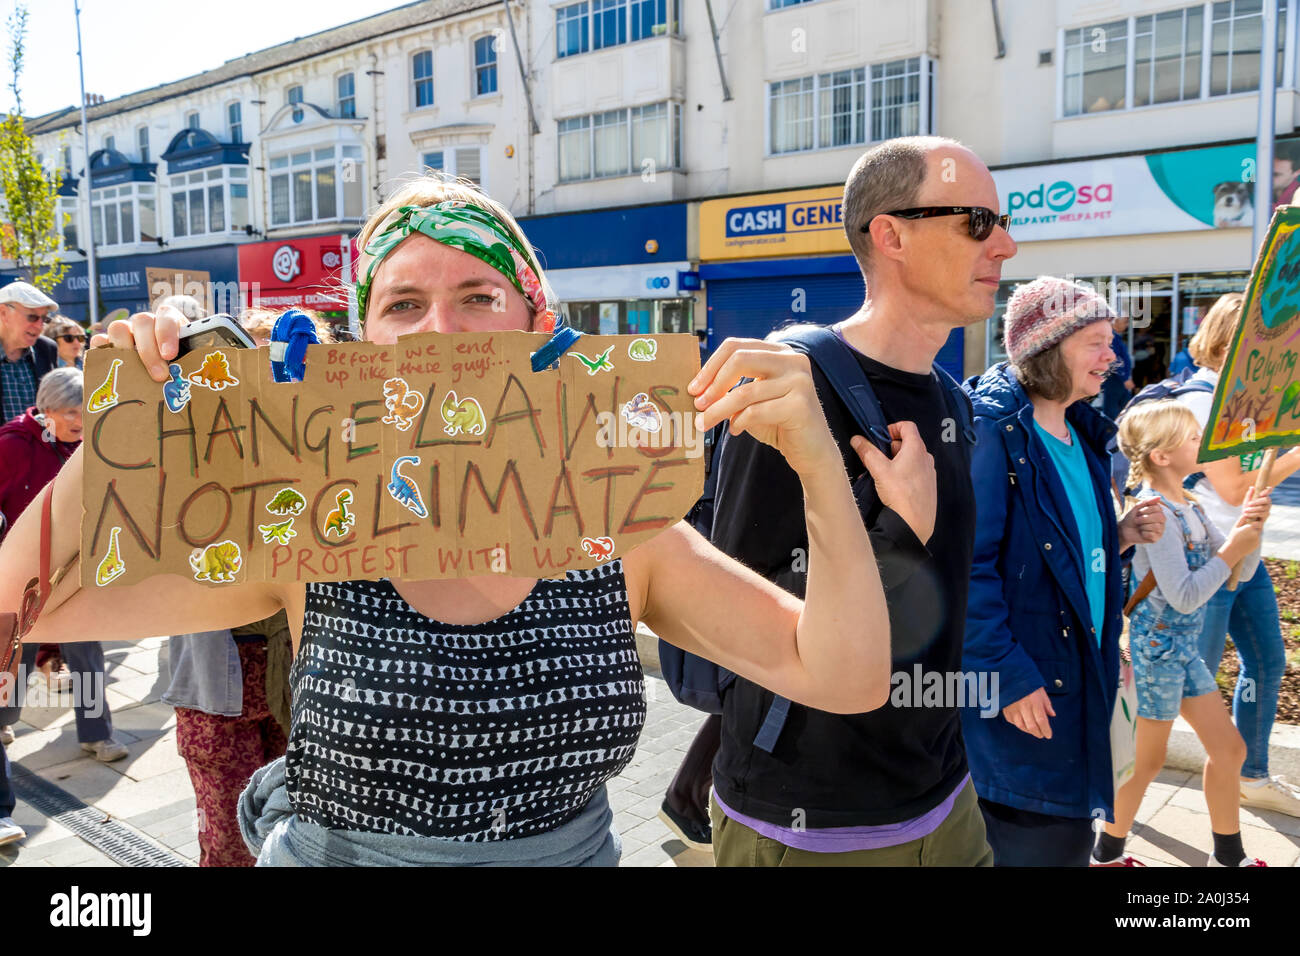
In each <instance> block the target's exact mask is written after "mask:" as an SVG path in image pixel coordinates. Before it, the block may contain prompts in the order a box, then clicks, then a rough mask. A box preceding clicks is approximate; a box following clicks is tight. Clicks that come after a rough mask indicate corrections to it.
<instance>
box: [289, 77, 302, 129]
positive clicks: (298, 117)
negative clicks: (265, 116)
mask: <svg viewBox="0 0 1300 956" xmlns="http://www.w3.org/2000/svg"><path fill="white" fill-rule="evenodd" d="M294 94H297V98H296V99H295V98H294ZM303 95H304V94H303V90H302V84H301V83H291V84H290V85H289V86H286V87H285V88H284V102H285V103H286V104H287V105H289V106H292V107H293V121H294V122H295V123H301V122H302V118H303V112H302V101H303Z"/></svg>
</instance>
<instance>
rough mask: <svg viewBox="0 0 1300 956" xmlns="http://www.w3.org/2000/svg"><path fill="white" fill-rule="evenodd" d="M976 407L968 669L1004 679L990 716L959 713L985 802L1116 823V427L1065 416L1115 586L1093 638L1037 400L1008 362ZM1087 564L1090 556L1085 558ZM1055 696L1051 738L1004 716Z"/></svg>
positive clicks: (1081, 410)
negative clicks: (1084, 466) (1040, 696)
mask: <svg viewBox="0 0 1300 956" xmlns="http://www.w3.org/2000/svg"><path fill="white" fill-rule="evenodd" d="M964 387H965V389H966V391H967V392H968V393H969V394H970V396H971V400H972V402H973V404H974V406H975V433H976V436H977V441H976V445H975V450H974V454H973V457H972V461H971V477H972V480H973V482H974V486H975V492H976V499H977V505H976V513H975V518H976V528H975V554H974V562H973V565H972V568H971V583H970V598H969V602H968V604H967V614H966V641H965V647H964V653H963V659H962V666H963V669H964V670H965V671H966V672H967V673H970V672H972V671H975V672H993V673H996V674H997V676H998V708H999V712H998V713H997V714H996V716H992V717H981V716H980V713H979V711H978V710H977V709H975V708H970V707H967V708H963V710H962V732H963V734H964V736H965V739H966V752H967V756H968V758H969V761H970V769H971V776H972V778H973V779H974V782H975V789H976V791H977V792H978V793H979V795H980V796H981V797H983V798H984V799H986V800H991V801H993V802H995V803H1001V804H1006V805H1008V806H1012V807H1017V808H1019V809H1022V810H1029V811H1033V812H1036V813H1044V814H1053V815H1056V816H1065V817H1090V816H1096V815H1097V811H1098V810H1101V811H1102V812H1103V813H1104V815H1105V818H1106V819H1107V820H1111V819H1112V808H1113V805H1114V794H1113V792H1112V791H1113V786H1112V780H1113V777H1112V773H1111V754H1110V718H1111V711H1112V709H1113V708H1114V705H1115V696H1116V690H1117V687H1118V683H1119V636H1120V631H1121V629H1122V615H1123V603H1124V602H1123V586H1122V584H1121V579H1120V554H1119V531H1118V527H1117V525H1116V521H1115V512H1114V508H1113V505H1112V504H1111V500H1112V499H1111V496H1110V492H1109V487H1110V484H1109V470H1108V467H1107V464H1106V463H1107V461H1108V459H1109V456H1108V454H1107V452H1106V445H1107V442H1108V441H1109V440H1110V438H1111V436H1112V435H1114V433H1115V425H1114V423H1112V422H1111V421H1110V419H1108V418H1106V417H1105V416H1103V415H1102V414H1101V413H1100V412H1098V411H1096V410H1095V409H1093V408H1091V407H1090V406H1089V405H1087V404H1086V403H1084V402H1076V403H1075V404H1073V405H1071V406H1070V408H1069V409H1068V410H1067V411H1066V416H1065V417H1066V420H1067V421H1069V423H1070V424H1071V425H1072V426H1073V427H1074V430H1075V433H1076V434H1077V435H1078V436H1079V440H1080V443H1081V444H1082V445H1083V449H1084V456H1085V457H1086V458H1087V460H1088V466H1089V469H1090V471H1091V472H1092V479H1093V486H1094V488H1095V490H1096V494H1097V508H1098V512H1099V513H1100V514H1101V515H1102V535H1103V546H1104V550H1105V559H1106V569H1107V585H1106V610H1105V615H1104V617H1103V620H1104V621H1105V627H1104V633H1103V634H1102V635H1101V640H1100V642H1098V641H1097V640H1096V637H1095V635H1094V634H1093V624H1092V621H1093V617H1092V614H1091V611H1090V608H1089V604H1088V597H1087V594H1086V592H1085V590H1084V575H1085V568H1086V565H1085V563H1084V561H1085V556H1084V555H1083V554H1082V553H1081V549H1080V544H1079V535H1078V530H1077V527H1076V524H1075V520H1074V516H1073V513H1072V512H1071V510H1070V503H1069V499H1068V498H1067V497H1066V492H1065V487H1064V485H1063V484H1062V483H1061V480H1060V478H1059V477H1058V476H1057V472H1056V467H1055V465H1053V463H1052V460H1051V458H1050V454H1049V452H1048V450H1047V449H1046V447H1044V445H1043V443H1042V441H1041V439H1040V438H1039V436H1038V434H1037V432H1036V429H1035V428H1034V417H1033V412H1034V408H1033V405H1031V404H1030V401H1029V396H1028V395H1027V394H1026V393H1025V390H1024V388H1023V387H1021V385H1020V383H1019V382H1018V381H1017V380H1016V379H1015V377H1014V376H1013V375H1012V374H1011V372H1010V371H1009V370H1008V369H1007V366H1006V363H1001V364H998V365H995V366H993V367H992V368H990V369H989V370H988V371H987V372H985V373H984V374H983V375H982V376H975V377H972V378H971V379H969V380H968V381H967V382H966V383H965V385H964ZM1088 560H1093V558H1092V557H1091V556H1089V557H1088ZM1039 687H1042V688H1045V689H1046V690H1047V694H1048V697H1049V698H1050V700H1051V703H1052V708H1053V709H1054V710H1055V711H1056V716H1055V717H1049V721H1050V723H1051V728H1052V737H1051V739H1050V740H1045V739H1039V738H1037V737H1033V736H1030V735H1029V734H1027V733H1025V732H1024V731H1022V730H1019V729H1017V728H1016V727H1014V726H1013V725H1012V724H1011V723H1009V722H1008V721H1007V720H1006V718H1005V717H1004V716H1002V714H1001V708H1003V707H1006V706H1007V705H1008V704H1012V703H1014V702H1016V701H1018V700H1020V699H1021V698H1023V697H1025V696H1027V695H1028V694H1031V693H1033V692H1034V691H1035V690H1037V689H1038V688H1039Z"/></svg>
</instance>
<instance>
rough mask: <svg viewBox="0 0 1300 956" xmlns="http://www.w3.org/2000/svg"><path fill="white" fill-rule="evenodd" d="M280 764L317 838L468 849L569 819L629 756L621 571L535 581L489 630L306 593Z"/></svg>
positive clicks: (376, 598)
mask: <svg viewBox="0 0 1300 956" xmlns="http://www.w3.org/2000/svg"><path fill="white" fill-rule="evenodd" d="M292 682H293V724H292V729H291V731H290V735H289V746H288V751H287V754H286V759H285V775H286V783H287V790H288V795H289V802H290V804H291V806H292V807H293V810H294V812H295V813H297V815H298V816H299V817H301V818H302V819H304V820H307V821H309V822H311V823H315V824H318V825H320V826H323V827H328V828H334V829H345V830H364V831H370V832H378V833H401V834H410V835H419V836H433V837H442V838H445V839H455V840H466V841H474V842H478V841H487V840H500V839H511V838H515V837H522V836H529V835H532V834H536V833H543V832H545V831H547V830H552V829H555V828H556V827H558V826H560V825H562V824H564V823H566V822H567V821H569V820H570V819H572V818H573V817H575V816H577V815H578V813H579V812H580V811H581V810H582V808H583V807H584V806H586V804H587V801H588V800H589V799H590V798H591V796H592V794H593V793H595V791H596V790H597V788H599V787H600V786H601V785H602V784H603V783H604V782H605V781H606V780H608V779H609V778H610V777H613V776H614V775H616V774H617V773H618V772H619V771H620V770H622V769H623V767H625V766H626V765H627V763H628V761H630V760H631V759H632V754H633V752H634V751H635V750H636V742H637V737H638V736H639V735H640V733H641V727H642V725H643V724H644V723H645V683H644V680H643V678H642V673H641V664H640V661H639V660H638V658H637V652H636V640H635V635H634V633H633V630H632V622H631V618H630V612H629V609H628V603H627V585H626V583H625V581H624V579H623V566H622V562H621V561H615V562H612V563H611V564H607V565H602V566H600V567H597V568H595V569H593V570H590V571H570V572H569V573H568V575H567V577H565V578H562V579H557V580H540V581H538V582H537V586H536V587H534V588H533V590H532V592H531V593H529V595H528V597H526V598H525V599H524V601H523V603H522V604H520V605H519V606H518V607H517V608H515V609H514V610H512V611H509V612H507V613H506V614H504V615H502V616H501V617H499V618H497V619H496V620H493V621H489V622H487V623H486V624H474V625H455V624H443V623H441V622H438V621H434V620H431V619H429V618H427V617H425V616H424V615H423V614H421V613H420V612H419V611H417V610H415V609H414V608H413V607H411V605H409V604H407V603H406V601H405V600H404V599H403V598H402V596H401V595H400V594H398V593H397V591H396V590H395V589H394V588H393V586H392V584H391V583H389V582H388V581H386V580H383V581H347V582H343V583H340V584H308V585H307V604H306V613H305V616H304V621H303V631H302V644H301V646H300V648H299V650H298V655H297V658H296V659H295V661H294V666H293V672H292Z"/></svg>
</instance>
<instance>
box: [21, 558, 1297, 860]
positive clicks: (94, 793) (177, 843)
mask: <svg viewBox="0 0 1300 956" xmlns="http://www.w3.org/2000/svg"><path fill="white" fill-rule="evenodd" d="M1298 553H1300V552H1298ZM642 646H643V648H644V649H647V650H648V649H649V648H650V647H652V646H653V642H652V641H650V640H643V641H642ZM140 647H141V645H140V644H109V645H106V646H105V651H106V656H107V657H108V658H109V660H110V661H112V662H114V663H113V664H110V667H109V673H108V688H109V691H110V693H111V692H113V691H115V690H116V691H118V692H119V693H121V694H122V695H123V699H124V700H125V701H126V703H125V704H124V706H121V707H118V708H115V709H114V711H113V724H114V728H115V731H114V732H115V733H116V734H117V736H118V737H119V739H121V740H122V741H123V743H126V744H127V748H128V750H129V754H128V756H127V757H126V758H125V759H123V760H120V761H118V762H116V763H111V764H101V763H99V762H97V761H95V760H94V759H92V758H90V757H88V756H86V755H84V754H83V753H82V751H81V750H80V748H79V747H78V745H77V742H76V733H75V729H74V727H73V725H72V718H71V711H69V710H63V709H58V708H33V709H30V710H26V711H24V713H23V720H22V721H21V722H20V723H19V724H17V725H16V726H15V728H14V729H15V733H16V734H17V739H16V740H15V741H14V743H13V745H12V746H11V747H9V748H8V750H9V754H10V758H11V760H13V761H14V765H15V775H16V776H17V775H21V774H35V775H37V776H39V777H40V778H42V779H44V780H48V781H50V782H52V783H55V784H57V785H58V786H59V787H62V788H63V789H64V790H66V791H68V792H70V793H72V794H74V795H75V796H77V797H79V798H80V799H81V800H83V801H84V802H85V803H86V804H87V805H88V806H90V807H93V808H95V809H96V810H98V811H100V812H102V813H103V814H104V816H105V818H112V819H114V820H116V821H118V822H119V823H121V824H124V825H126V826H127V827H129V828H131V829H133V830H134V831H136V832H137V833H138V834H139V835H140V837H141V839H142V840H144V841H146V842H147V843H148V844H150V845H153V846H157V847H161V848H163V849H164V850H165V851H166V852H167V853H168V854H171V855H174V856H177V857H180V858H182V859H183V860H184V861H185V862H186V863H188V864H190V865H197V861H198V853H199V851H198V842H197V841H198V832H197V814H196V810H195V803H194V792H193V789H192V787H191V785H190V781H189V775H188V773H187V771H186V770H185V764H184V761H182V760H181V758H180V756H179V755H178V754H177V753H176V736H175V725H176V720H175V714H174V712H173V710H172V708H171V707H169V706H167V705H166V704H162V703H159V702H157V701H156V696H157V695H156V693H155V692H154V689H155V688H157V687H159V686H160V685H161V686H162V687H165V686H166V677H167V671H166V667H167V663H166V642H165V641H164V640H162V639H157V638H155V639H152V640H151V641H150V642H148V646H147V647H146V648H145V650H146V651H147V653H143V652H141V650H140ZM128 657H129V658H130V663H129V664H126V663H125V661H126V660H127V658H128ZM643 659H644V660H647V661H648V669H647V676H646V698H647V700H646V705H647V717H646V725H645V730H644V731H643V734H642V738H641V744H640V746H639V747H638V748H637V752H636V755H635V756H634V758H633V760H632V762H631V763H630V764H629V765H628V767H627V768H626V769H625V771H624V772H623V773H622V774H620V775H619V776H618V777H615V778H614V779H613V780H611V781H610V783H609V794H610V804H611V806H612V807H613V810H614V822H615V826H616V827H617V828H618V831H619V833H620V834H621V835H622V838H623V859H622V865H623V866H712V865H713V858H712V855H711V854H709V853H702V852H699V851H695V850H691V849H688V848H687V847H686V846H685V845H684V844H683V843H682V842H681V841H680V840H678V839H677V838H676V837H674V836H673V835H672V833H671V831H669V829H668V827H667V826H666V825H664V823H663V822H662V821H661V820H659V818H658V813H659V806H660V802H661V801H662V799H663V793H664V790H665V789H666V788H667V786H668V783H669V781H670V780H671V779H672V775H673V773H674V772H675V771H676V768H677V766H678V765H679V764H680V762H681V760H682V759H683V757H684V756H685V754H686V750H687V748H688V747H689V746H690V743H691V741H692V740H693V739H694V736H695V733H696V731H697V730H698V728H699V726H700V724H701V723H702V722H703V720H704V716H703V715H702V714H700V713H698V712H696V711H694V710H691V709H690V708H689V707H686V706H685V705H683V704H679V703H678V702H677V701H676V700H674V699H673V697H672V695H671V693H669V691H668V687H667V685H666V684H665V683H664V682H663V681H662V680H661V679H660V678H659V677H658V676H657V673H658V672H657V670H656V669H655V663H654V659H653V658H652V657H648V656H643ZM150 668H152V669H150ZM119 675H120V676H119ZM132 695H136V696H132ZM31 720H34V721H35V722H34V723H33V722H29V721H31ZM14 817H15V819H16V820H17V822H18V823H19V824H20V825H21V826H22V827H23V828H24V829H26V830H27V834H28V836H27V840H26V841H24V842H23V843H21V844H18V845H10V846H6V847H0V867H4V866H114V865H116V864H115V863H114V862H113V860H111V859H110V858H109V857H108V856H107V855H106V854H104V853H103V852H101V851H100V850H99V849H98V848H97V847H96V846H94V845H92V844H91V843H90V842H88V841H87V840H86V839H84V838H83V837H81V836H79V835H78V834H77V833H74V832H73V831H72V830H70V829H68V828H67V827H64V826H62V825H61V824H60V823H59V822H58V821H57V820H52V819H49V818H48V817H46V816H45V815H44V814H42V813H40V812H39V811H37V810H36V809H35V808H33V807H32V806H31V805H29V804H27V803H26V802H24V801H23V800H19V802H18V807H17V810H16V811H15V813H14ZM1242 824H1243V826H1242V832H1243V837H1244V840H1245V844H1246V848H1247V851H1248V852H1250V853H1252V854H1254V855H1257V856H1263V857H1264V858H1265V859H1267V860H1268V862H1269V864H1270V865H1271V866H1295V865H1298V864H1300V820H1297V819H1293V818H1291V817H1286V816H1283V815H1281V814H1276V813H1272V812H1269V811H1251V810H1243V811H1242ZM1209 834H1210V826H1209V816H1208V814H1207V813H1206V812H1205V804H1204V800H1203V798H1202V794H1201V792H1200V776H1199V775H1197V774H1193V773H1188V772H1184V771H1177V770H1165V771H1164V772H1163V773H1162V774H1161V775H1160V777H1159V778H1158V779H1157V781H1156V783H1155V784H1153V785H1152V788H1151V791H1150V792H1149V793H1148V794H1147V797H1146V799H1145V800H1144V801H1143V804H1142V808H1141V810H1140V812H1139V814H1138V824H1137V826H1136V827H1135V829H1134V835H1133V838H1132V839H1131V840H1130V847H1129V849H1130V852H1132V853H1133V855H1134V856H1136V857H1138V859H1140V860H1141V861H1142V862H1144V863H1147V864H1148V865H1150V866H1203V865H1204V864H1205V859H1206V856H1207V855H1208V852H1209V841H1210V835H1209Z"/></svg>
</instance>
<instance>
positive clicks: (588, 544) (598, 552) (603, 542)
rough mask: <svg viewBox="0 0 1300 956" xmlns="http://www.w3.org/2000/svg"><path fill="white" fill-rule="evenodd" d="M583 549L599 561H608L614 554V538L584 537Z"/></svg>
mask: <svg viewBox="0 0 1300 956" xmlns="http://www.w3.org/2000/svg"><path fill="white" fill-rule="evenodd" d="M582 550H583V551H585V552H586V553H587V554H588V555H589V556H591V557H593V558H595V559H596V560H597V561H607V560H609V559H610V558H612V557H613V556H614V539H613V538H606V537H602V538H583V539H582Z"/></svg>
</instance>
